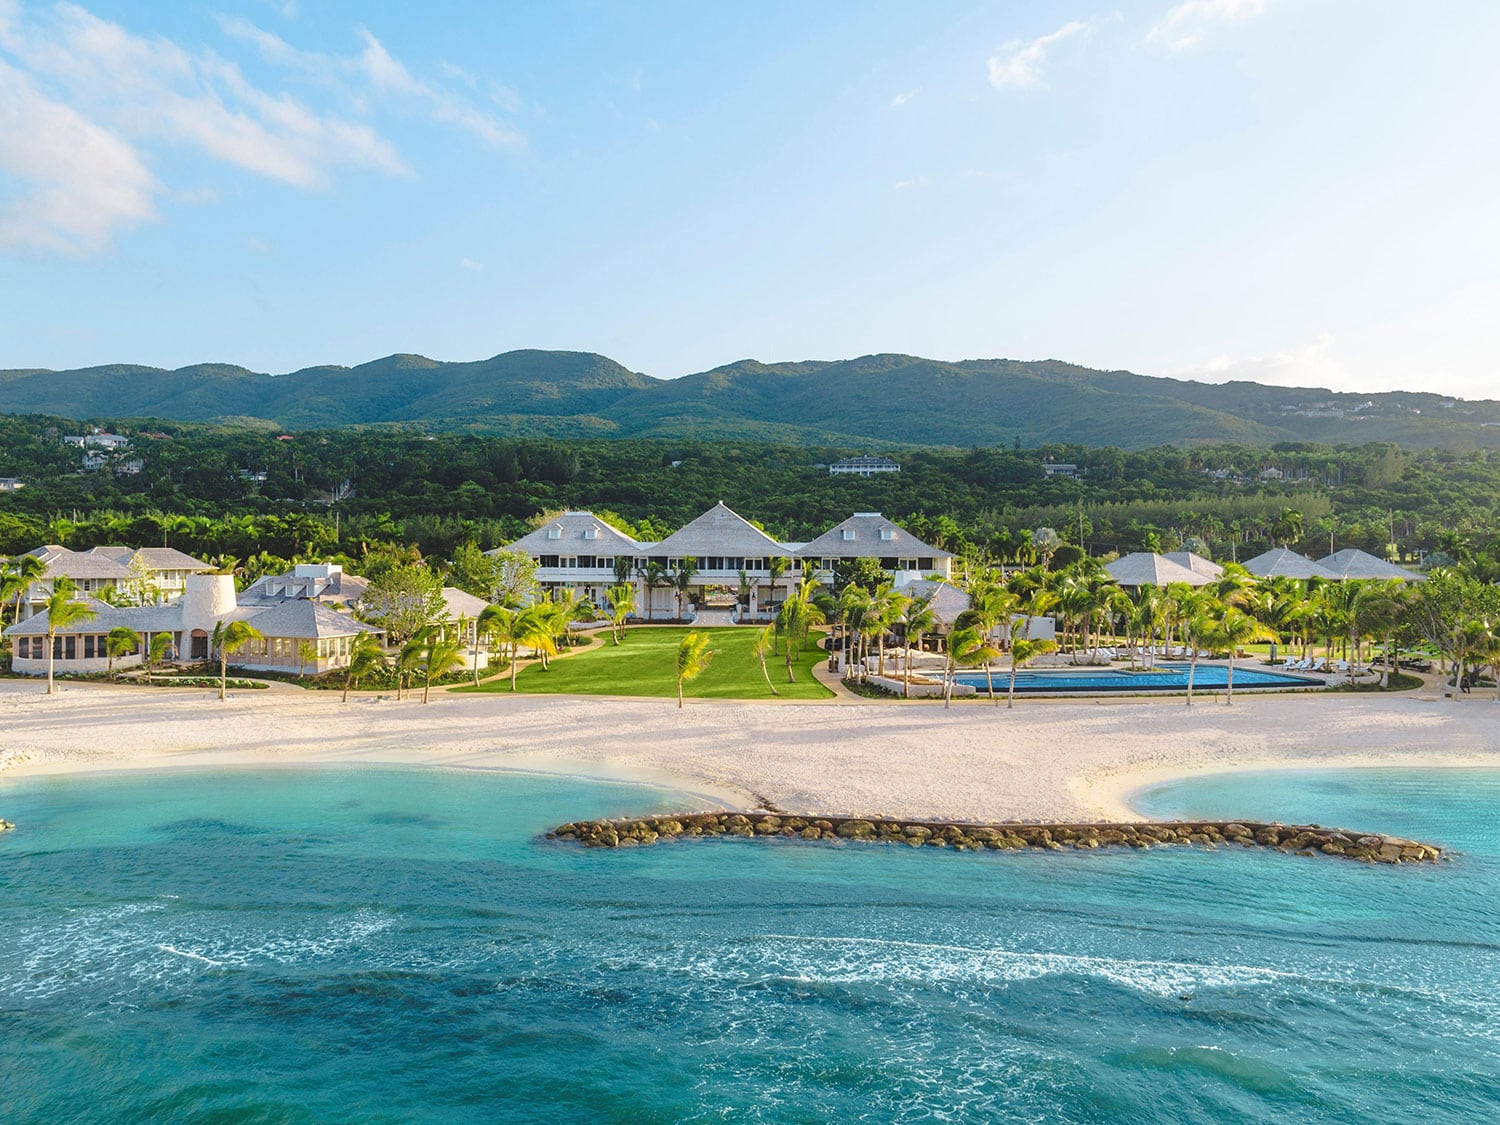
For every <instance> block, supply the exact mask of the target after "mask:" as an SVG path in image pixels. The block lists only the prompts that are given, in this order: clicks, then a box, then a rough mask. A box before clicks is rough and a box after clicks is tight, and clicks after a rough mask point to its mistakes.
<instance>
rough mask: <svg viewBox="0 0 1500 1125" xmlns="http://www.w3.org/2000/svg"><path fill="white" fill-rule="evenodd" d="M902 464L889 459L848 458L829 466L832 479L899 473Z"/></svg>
mask: <svg viewBox="0 0 1500 1125" xmlns="http://www.w3.org/2000/svg"><path fill="white" fill-rule="evenodd" d="M900 471H901V463H900V462H899V461H892V460H891V459H890V458H889V457H846V458H844V460H842V461H835V462H834V463H833V464H832V465H829V466H828V475H829V476H831V477H839V476H849V477H873V476H875V475H877V474H878V473H899V472H900Z"/></svg>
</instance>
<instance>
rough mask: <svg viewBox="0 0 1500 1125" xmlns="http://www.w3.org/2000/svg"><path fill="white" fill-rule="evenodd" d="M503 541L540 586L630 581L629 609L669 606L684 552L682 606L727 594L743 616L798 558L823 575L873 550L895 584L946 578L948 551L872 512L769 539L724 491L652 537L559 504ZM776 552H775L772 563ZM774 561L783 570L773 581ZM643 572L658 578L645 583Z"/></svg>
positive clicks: (796, 567) (772, 601) (786, 583)
mask: <svg viewBox="0 0 1500 1125" xmlns="http://www.w3.org/2000/svg"><path fill="white" fill-rule="evenodd" d="M504 550H506V551H511V552H516V553H520V554H525V555H529V556H530V557H531V558H533V559H535V560H536V563H537V581H538V583H539V584H540V586H541V588H542V590H543V591H547V592H551V591H555V590H566V591H568V592H570V593H572V594H574V595H576V596H578V597H580V598H584V599H586V600H588V601H590V602H592V603H593V604H594V605H596V606H600V607H603V606H604V605H605V604H606V598H607V592H608V590H609V588H610V587H611V586H613V585H615V584H617V583H618V582H620V581H622V580H623V581H626V582H629V583H631V584H633V585H634V586H635V588H636V613H637V615H638V616H641V617H646V618H652V619H656V620H662V619H664V618H667V617H676V616H677V608H678V601H677V593H678V592H677V589H676V586H675V584H672V585H669V584H668V583H670V582H671V581H672V578H673V576H675V575H677V574H679V573H681V572H682V568H683V566H684V563H685V561H686V560H689V559H690V560H692V577H691V579H690V581H689V582H688V589H687V592H686V594H685V595H684V597H683V606H684V612H687V607H688V605H689V604H698V603H701V602H703V601H705V600H707V599H708V598H710V597H717V598H725V597H727V599H728V601H729V602H738V603H739V608H738V610H737V614H738V616H739V617H740V618H741V619H748V620H757V619H762V618H765V617H767V616H769V615H770V614H773V613H775V611H776V609H777V608H778V607H779V606H780V605H781V603H782V602H783V601H784V600H785V599H786V595H787V593H788V592H789V591H790V590H792V589H795V587H796V584H797V583H798V582H799V581H801V579H802V568H803V565H804V564H807V566H808V567H809V569H810V571H811V572H812V574H813V575H814V577H816V578H817V579H818V580H819V581H822V582H825V583H826V582H829V581H831V580H832V577H833V569H834V567H835V566H837V565H838V564H839V563H840V562H842V561H845V560H853V559H862V558H864V559H873V560H875V561H876V562H877V563H878V565H879V566H880V567H881V568H882V569H884V570H886V571H888V572H889V573H890V575H891V578H892V581H893V582H894V583H895V584H896V585H897V586H904V585H906V583H908V582H910V581H912V580H914V579H918V578H923V577H928V576H931V575H937V576H938V577H940V578H946V577H947V576H948V575H949V573H950V571H951V569H952V564H953V556H952V555H951V554H950V553H949V552H947V551H942V550H939V549H938V548H936V547H932V546H929V545H928V544H926V543H923V542H922V541H921V540H920V539H918V538H916V537H915V536H914V535H911V534H910V533H909V532H907V531H906V530H905V529H903V528H902V527H901V526H900V525H898V524H897V523H895V521H893V520H888V519H886V518H885V517H883V516H882V515H881V514H880V513H879V512H857V513H855V514H854V515H853V516H851V517H850V518H849V519H847V520H845V521H844V522H843V523H841V524H839V525H838V526H837V527H834V528H831V529H830V530H828V531H826V532H824V533H823V534H822V535H820V536H818V537H817V538H816V539H814V540H813V541H812V542H810V543H790V542H779V541H777V540H776V539H773V538H772V537H771V536H769V535H767V534H766V533H765V532H764V531H762V530H761V529H760V528H758V527H756V526H755V525H754V524H752V523H751V522H750V521H749V520H747V519H745V518H744V517H743V516H740V515H739V514H738V513H736V512H734V511H733V510H731V509H730V508H729V507H728V506H727V505H725V504H724V503H723V502H722V501H721V502H720V503H718V504H715V505H714V506H713V507H712V508H710V509H709V510H708V511H706V512H704V513H703V514H702V515H701V516H699V517H698V518H697V519H695V520H693V521H692V522H691V523H689V524H687V525H686V526H685V527H683V528H682V529H681V530H679V531H676V532H674V533H673V534H671V535H669V536H667V537H666V538H665V539H663V540H662V541H661V542H660V543H642V542H639V541H638V540H635V539H632V538H631V537H630V536H628V535H626V534H624V533H623V532H621V531H618V530H616V529H615V528H613V527H611V526H609V524H607V523H605V522H604V521H603V520H601V519H599V518H598V517H597V516H595V515H593V513H591V512H564V513H563V514H562V515H560V516H558V517H557V518H556V519H554V520H553V521H551V522H550V523H548V524H546V525H545V526H543V527H539V528H537V529H536V530H535V531H533V532H531V533H530V534H528V535H525V536H523V537H522V538H520V539H518V540H516V541H515V542H514V543H510V544H507V545H506V546H505V548H504ZM491 553H492V554H493V553H495V552H491ZM777 559H780V560H783V562H781V563H780V564H773V560H777ZM773 565H775V566H776V569H780V570H781V574H780V575H779V576H778V577H777V578H776V579H775V580H774V581H773V580H772V578H771V571H772V569H773ZM742 573H743V582H742V579H741V575H742ZM648 576H655V577H656V578H657V581H656V582H655V583H654V584H653V583H648V580H647V579H648Z"/></svg>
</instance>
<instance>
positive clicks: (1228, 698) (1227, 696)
mask: <svg viewBox="0 0 1500 1125" xmlns="http://www.w3.org/2000/svg"><path fill="white" fill-rule="evenodd" d="M1234 649H1235V646H1234V645H1230V646H1229V686H1228V688H1227V689H1226V690H1225V692H1224V706H1226V707H1228V706H1229V705H1230V704H1231V703H1233V702H1234Z"/></svg>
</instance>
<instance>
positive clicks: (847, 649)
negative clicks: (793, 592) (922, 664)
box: [782, 586, 874, 680]
mask: <svg viewBox="0 0 1500 1125" xmlns="http://www.w3.org/2000/svg"><path fill="white" fill-rule="evenodd" d="M788 604H790V603H789V602H783V603H782V608H783V609H785V608H786V606H787V605H788ZM873 605H874V602H873V600H872V599H871V597H870V595H869V592H868V591H867V590H865V588H864V587H863V586H845V587H844V589H843V591H842V592H841V593H840V594H839V599H838V602H837V603H835V607H834V617H833V627H834V630H835V640H834V641H833V642H830V643H836V642H837V639H838V632H837V631H838V629H839V628H840V627H842V629H843V646H844V653H845V657H846V664H849V665H852V666H854V667H855V668H856V669H858V671H857V673H856V676H857V678H858V679H860V680H863V679H864V678H865V664H864V659H863V656H862V654H861V652H860V644H861V641H862V640H863V639H864V634H865V619H866V618H867V617H868V616H869V614H870V612H871V610H872V608H873Z"/></svg>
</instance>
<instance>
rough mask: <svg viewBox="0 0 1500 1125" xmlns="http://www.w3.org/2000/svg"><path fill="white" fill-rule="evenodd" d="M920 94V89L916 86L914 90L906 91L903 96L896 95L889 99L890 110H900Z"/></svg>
mask: <svg viewBox="0 0 1500 1125" xmlns="http://www.w3.org/2000/svg"><path fill="white" fill-rule="evenodd" d="M921 92H922V87H920V86H918V87H917V88H916V89H915V90H907V91H906V92H905V93H904V94H897V95H896V96H895V97H894V98H892V99H891V108H892V109H899V108H901V107H902V106H904V105H905V104H906V103H907V102H909V101H911V100H912V98H914V97H916V96H917V95H918V94H920V93H921Z"/></svg>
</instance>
